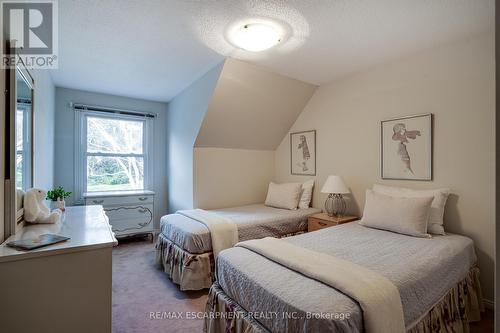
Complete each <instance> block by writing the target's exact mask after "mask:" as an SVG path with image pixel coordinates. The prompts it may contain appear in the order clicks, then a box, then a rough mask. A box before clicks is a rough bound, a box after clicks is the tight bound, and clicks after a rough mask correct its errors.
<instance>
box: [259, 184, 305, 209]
mask: <svg viewBox="0 0 500 333" xmlns="http://www.w3.org/2000/svg"><path fill="white" fill-rule="evenodd" d="M301 191H302V184H301V183H285V184H275V183H272V182H271V183H269V188H268V190H267V197H266V202H265V205H266V206H271V207H276V208H285V209H297V205H298V204H299V198H300V192H301Z"/></svg>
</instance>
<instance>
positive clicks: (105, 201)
mask: <svg viewBox="0 0 500 333" xmlns="http://www.w3.org/2000/svg"><path fill="white" fill-rule="evenodd" d="M153 201H154V196H152V195H130V196H119V197H118V196H117V197H87V198H85V204H86V205H102V206H104V207H106V206H114V205H128V204H130V205H135V204H141V205H143V204H152V203H153Z"/></svg>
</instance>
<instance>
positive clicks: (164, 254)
mask: <svg viewBox="0 0 500 333" xmlns="http://www.w3.org/2000/svg"><path fill="white" fill-rule="evenodd" d="M303 233H304V231H298V232H294V233H290V234H287V235H283V236H281V237H289V236H295V235H300V234H303ZM156 262H157V263H158V264H159V265H161V266H162V267H163V270H164V271H165V273H166V274H167V275H168V277H169V278H170V279H171V280H172V281H173V282H174V283H176V284H178V285H179V288H180V290H183V291H184V290H201V289H208V288H210V287H211V286H212V283H213V282H214V281H215V260H214V255H213V253H212V252H205V253H201V254H193V253H190V252H187V251H185V250H184V249H181V248H180V247H178V246H177V245H176V244H174V243H173V242H172V241H171V240H170V239H168V237H166V236H165V235H163V234H162V233H160V234H159V235H158V239H157V240H156Z"/></svg>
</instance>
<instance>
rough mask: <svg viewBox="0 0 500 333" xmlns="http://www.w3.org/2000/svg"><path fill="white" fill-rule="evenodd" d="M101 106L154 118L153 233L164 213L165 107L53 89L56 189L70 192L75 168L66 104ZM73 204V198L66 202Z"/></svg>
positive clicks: (71, 123)
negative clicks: (54, 92)
mask: <svg viewBox="0 0 500 333" xmlns="http://www.w3.org/2000/svg"><path fill="white" fill-rule="evenodd" d="M71 102H73V103H82V104H89V105H97V106H105V107H111V108H119V109H128V110H137V111H144V112H153V113H156V114H158V117H156V118H155V121H154V142H153V144H154V146H153V169H154V171H153V173H154V174H153V179H154V186H153V188H152V189H150V190H153V191H155V193H156V195H155V221H154V223H155V229H159V219H160V217H161V216H162V215H165V214H166V213H167V162H166V161H167V156H166V145H167V135H166V132H167V129H166V127H167V114H166V113H167V104H166V103H160V102H151V101H146V100H141V99H135V98H128V97H121V96H114V95H107V94H100V93H93V92H87V91H81V90H74V89H66V88H56V122H55V124H56V131H55V179H54V183H55V185H56V186H59V185H61V186H63V187H64V188H65V189H66V190H68V191H71V192H74V184H75V175H74V172H75V166H74V147H75V136H74V133H75V111H74V110H73V109H72V108H71V107H70V103H71ZM67 203H68V205H71V204H73V203H74V202H73V197H71V198H69V199H68V200H67Z"/></svg>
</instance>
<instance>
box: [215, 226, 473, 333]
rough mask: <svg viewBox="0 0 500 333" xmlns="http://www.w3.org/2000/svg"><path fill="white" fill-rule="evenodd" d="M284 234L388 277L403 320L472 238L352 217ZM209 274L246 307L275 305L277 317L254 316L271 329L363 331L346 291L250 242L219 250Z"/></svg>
mask: <svg viewBox="0 0 500 333" xmlns="http://www.w3.org/2000/svg"><path fill="white" fill-rule="evenodd" d="M284 240H285V241H287V242H290V243H292V244H295V245H299V246H302V247H305V248H307V249H310V250H313V251H318V252H323V253H326V254H330V255H333V256H336V257H337V258H341V259H344V260H348V261H351V262H353V263H355V264H358V265H361V266H364V267H366V268H368V269H370V270H373V271H375V272H377V273H379V274H381V275H383V276H385V277H386V278H388V279H389V280H390V281H391V282H392V283H393V284H394V285H395V286H396V287H397V288H398V290H399V293H400V295H401V302H402V304H403V312H404V318H405V325H406V327H407V328H409V327H411V326H412V324H413V323H415V322H416V321H418V320H419V319H420V317H421V316H422V315H424V314H425V313H426V312H427V311H429V310H430V308H431V307H432V306H433V305H434V304H436V303H437V302H438V301H439V300H440V299H441V297H442V296H444V295H445V294H446V293H447V292H448V290H449V289H451V288H452V287H453V286H454V285H455V284H456V283H458V282H459V281H461V280H462V279H463V278H464V277H465V276H466V274H467V272H468V271H469V269H470V268H471V267H472V266H473V265H474V264H475V262H476V255H475V252H474V247H473V242H472V240H470V239H469V238H467V237H463V236H459V235H447V236H436V237H433V238H430V239H426V238H425V239H424V238H417V237H411V236H406V235H400V234H396V233H392V232H388V231H383V230H376V229H371V228H367V227H363V226H360V225H358V224H357V223H356V222H353V223H347V224H344V225H340V226H336V227H332V228H326V229H323V230H319V231H316V232H311V233H308V234H304V235H300V236H294V237H289V238H286V239H284ZM217 280H218V283H219V285H220V286H221V287H222V289H223V290H224V292H225V293H226V294H227V295H228V296H229V297H231V298H232V299H233V300H234V301H236V302H237V303H238V304H240V305H241V306H242V307H243V308H244V309H246V310H247V311H248V312H262V311H269V312H273V313H277V318H276V317H275V316H274V315H271V316H259V317H257V318H256V319H257V320H258V321H259V322H260V323H261V324H262V325H263V326H264V327H266V328H267V329H268V330H270V331H272V332H289V331H293V332H306V331H307V332H326V331H328V332H363V331H364V327H363V320H362V313H361V310H360V308H359V305H358V304H357V303H356V302H355V301H354V300H353V299H351V298H349V297H348V296H346V295H344V294H342V293H340V292H339V291H337V290H335V289H334V288H331V287H329V286H327V285H325V284H323V283H321V282H318V281H316V280H313V279H310V278H307V277H305V276H303V275H301V274H300V273H297V272H295V271H292V270H289V269H287V268H286V267H283V266H281V265H279V264H277V263H275V262H272V261H270V260H269V259H266V258H264V257H262V256H261V255H259V254H256V253H254V252H252V251H250V250H247V249H244V248H241V247H235V248H231V249H228V250H225V251H222V252H221V253H220V255H219V258H218V261H217Z"/></svg>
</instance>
